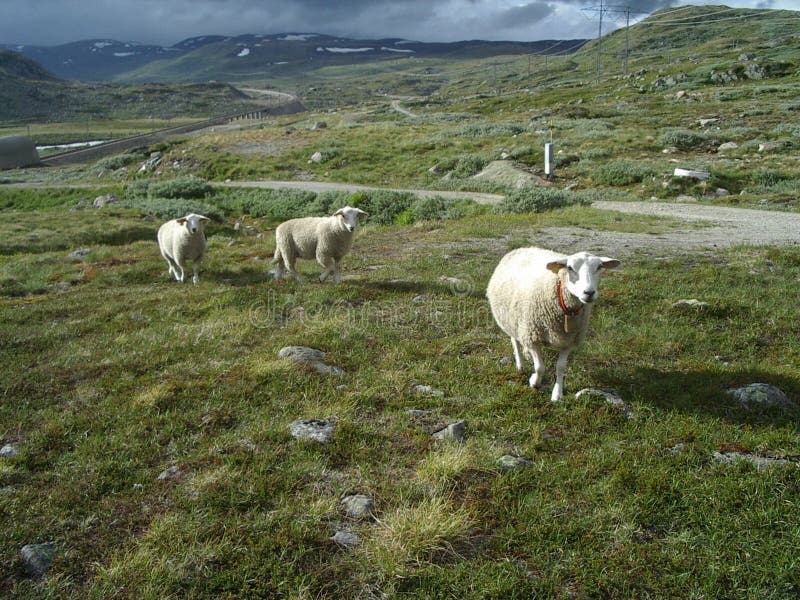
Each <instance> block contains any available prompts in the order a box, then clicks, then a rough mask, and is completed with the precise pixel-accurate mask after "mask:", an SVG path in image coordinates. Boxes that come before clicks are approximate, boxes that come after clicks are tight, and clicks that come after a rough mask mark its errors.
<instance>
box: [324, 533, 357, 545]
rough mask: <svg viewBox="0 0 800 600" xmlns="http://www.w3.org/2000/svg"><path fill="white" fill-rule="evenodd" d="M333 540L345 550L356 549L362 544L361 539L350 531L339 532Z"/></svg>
mask: <svg viewBox="0 0 800 600" xmlns="http://www.w3.org/2000/svg"><path fill="white" fill-rule="evenodd" d="M331 539H332V540H333V541H334V542H336V543H337V544H339V545H340V546H344V547H345V548H354V547H355V546H358V545H359V544H360V543H361V538H359V537H358V535H356V534H355V533H352V532H350V531H337V532H336V533H335V534H334V535H333V537H332V538H331Z"/></svg>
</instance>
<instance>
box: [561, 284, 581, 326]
mask: <svg viewBox="0 0 800 600" xmlns="http://www.w3.org/2000/svg"><path fill="white" fill-rule="evenodd" d="M556 289H557V290H558V305H559V306H560V307H561V310H562V311H563V313H564V314H565V315H566V316H568V317H574V316H576V315H579V314H581V311H582V310H583V304H581V305H580V306H579V307H578V308H572V309H570V308H567V305H566V304H565V303H564V292H563V291H562V286H561V280H560V279H559V280H558V285H557V286H556Z"/></svg>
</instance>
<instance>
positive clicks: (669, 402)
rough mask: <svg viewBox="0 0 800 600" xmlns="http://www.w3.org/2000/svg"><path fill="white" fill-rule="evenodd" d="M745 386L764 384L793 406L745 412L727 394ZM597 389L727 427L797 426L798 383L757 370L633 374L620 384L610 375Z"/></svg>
mask: <svg viewBox="0 0 800 600" xmlns="http://www.w3.org/2000/svg"><path fill="white" fill-rule="evenodd" d="M749 383H767V384H770V385H773V386H775V387H777V388H779V389H780V390H781V391H783V392H784V394H786V396H788V398H789V399H790V400H791V401H793V402H794V403H795V408H793V409H792V408H789V409H786V408H765V407H761V406H749V407H747V406H743V405H742V404H740V403H739V402H738V401H737V400H736V398H734V397H733V396H732V395H730V394H729V393H728V390H731V389H734V388H737V387H740V386H743V385H747V384H749ZM601 385H602V386H603V387H610V388H614V389H616V390H617V391H619V392H620V393H621V394H622V397H623V398H624V399H625V400H630V401H634V402H641V403H644V404H649V405H650V406H652V407H654V408H656V409H660V410H665V411H678V412H682V413H686V414H696V415H710V416H714V417H717V418H720V419H724V420H726V421H728V422H732V423H741V424H750V425H775V426H785V425H794V424H796V423H797V420H798V418H800V381H798V380H797V379H796V378H793V377H784V376H776V375H775V374H774V373H767V372H764V371H760V370H757V369H752V370H747V369H731V370H730V371H728V372H717V371H709V370H697V371H688V372H687V371H667V370H657V369H647V368H645V369H635V370H633V371H632V372H631V376H630V377H625V378H624V379H623V378H621V377H615V376H614V375H613V374H611V373H609V375H608V376H607V377H605V378H604V379H603V383H602V384H601Z"/></svg>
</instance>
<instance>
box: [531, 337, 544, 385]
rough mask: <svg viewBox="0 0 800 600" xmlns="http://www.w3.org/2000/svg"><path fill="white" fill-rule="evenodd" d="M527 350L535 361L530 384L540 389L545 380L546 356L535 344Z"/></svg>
mask: <svg viewBox="0 0 800 600" xmlns="http://www.w3.org/2000/svg"><path fill="white" fill-rule="evenodd" d="M527 350H528V351H529V354H530V357H531V360H532V361H533V375H531V379H530V385H531V387H532V388H536V389H538V388H539V387H540V386H541V385H542V382H543V381H544V357H543V356H542V349H541V348H540V347H539V346H538V345H536V344H534V345H533V346H531V347H530V348H528V349H527Z"/></svg>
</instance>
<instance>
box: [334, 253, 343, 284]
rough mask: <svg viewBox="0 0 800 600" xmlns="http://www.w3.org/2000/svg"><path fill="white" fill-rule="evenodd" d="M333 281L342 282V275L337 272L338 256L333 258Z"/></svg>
mask: <svg viewBox="0 0 800 600" xmlns="http://www.w3.org/2000/svg"><path fill="white" fill-rule="evenodd" d="M333 282H334V283H341V282H342V276H341V274H340V273H339V259H338V258H336V259H334V261H333Z"/></svg>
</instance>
